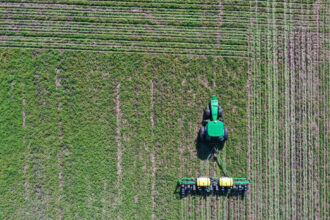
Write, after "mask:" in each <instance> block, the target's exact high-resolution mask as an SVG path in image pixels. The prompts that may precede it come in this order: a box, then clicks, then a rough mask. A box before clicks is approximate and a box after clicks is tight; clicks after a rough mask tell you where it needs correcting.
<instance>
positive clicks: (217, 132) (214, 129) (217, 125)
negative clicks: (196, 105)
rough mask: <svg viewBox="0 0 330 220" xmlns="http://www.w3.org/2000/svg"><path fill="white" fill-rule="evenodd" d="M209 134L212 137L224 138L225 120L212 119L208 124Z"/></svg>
mask: <svg viewBox="0 0 330 220" xmlns="http://www.w3.org/2000/svg"><path fill="white" fill-rule="evenodd" d="M206 129H207V134H208V135H209V136H210V137H219V138H223V122H222V121H210V122H209V123H208V124H207V128H206Z"/></svg>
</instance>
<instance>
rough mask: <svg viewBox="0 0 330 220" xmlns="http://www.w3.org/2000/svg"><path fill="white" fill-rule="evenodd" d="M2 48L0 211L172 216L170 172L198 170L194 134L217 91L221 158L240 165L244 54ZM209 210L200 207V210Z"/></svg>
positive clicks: (241, 168)
mask: <svg viewBox="0 0 330 220" xmlns="http://www.w3.org/2000/svg"><path fill="white" fill-rule="evenodd" d="M19 57H22V59H19V62H18V58H19ZM1 58H2V64H1V79H2V80H1V81H2V84H3V87H2V90H1V94H2V97H3V98H2V100H6V102H2V103H1V106H2V109H3V111H2V116H1V118H2V120H4V121H7V123H10V124H11V126H8V125H7V124H5V123H3V126H2V130H3V131H6V130H8V132H9V133H8V134H7V135H6V133H3V134H4V135H5V136H8V137H9V138H8V139H6V138H5V136H3V139H2V140H4V143H5V145H3V147H2V148H1V151H2V155H3V158H2V160H3V161H4V163H5V165H4V167H6V169H2V172H1V182H2V185H5V186H6V188H2V195H3V196H2V197H1V199H2V202H1V203H2V204H5V205H4V206H3V207H2V208H1V213H2V215H3V217H4V218H7V217H9V216H16V217H22V216H24V215H26V214H27V212H29V213H30V216H31V217H32V216H37V217H40V218H45V217H50V218H53V217H55V216H58V215H59V213H61V212H63V213H64V215H63V217H66V218H73V217H74V216H76V217H78V218H91V217H93V218H94V217H96V218H99V217H100V218H101V217H106V218H107V217H110V218H111V216H112V217H114V213H119V215H120V216H121V217H122V218H125V219H127V218H129V219H130V218H136V217H138V218H139V217H142V216H151V213H152V212H153V211H154V212H155V213H156V216H158V217H160V218H165V214H166V216H167V217H168V218H177V217H179V216H180V214H179V213H180V210H181V205H180V200H178V195H177V194H174V190H175V186H176V181H177V179H178V177H180V176H184V175H189V174H190V175H197V170H198V167H199V162H198V161H199V160H198V158H196V156H197V153H196V149H195V148H196V146H195V139H196V137H197V135H198V127H199V126H200V121H201V114H202V111H203V107H204V106H205V105H206V103H207V100H208V98H209V96H210V95H211V94H213V93H216V94H220V100H221V103H222V106H223V109H224V114H225V116H226V117H225V118H226V124H227V125H228V127H229V128H230V131H231V133H230V136H231V139H230V141H228V144H227V147H226V149H225V151H226V152H227V153H226V159H227V161H231V163H228V164H227V166H228V168H229V167H230V169H231V172H232V173H233V174H235V176H246V175H247V174H246V169H245V167H246V159H244V158H245V157H244V156H243V155H244V151H245V150H244V149H245V148H246V145H244V142H245V141H244V140H245V139H244V138H241V137H240V136H241V135H243V136H244V137H245V138H246V129H245V127H246V112H245V111H240V109H241V108H245V107H246V100H247V98H246V92H244V90H245V89H244V86H245V82H246V76H245V74H244V73H245V72H246V68H247V62H246V61H244V60H239V59H238V60H233V59H215V58H212V57H207V58H193V59H190V58H189V59H188V58H187V57H180V56H176V57H172V56H152V55H130V56H127V55H120V54H119V55H115V54H102V53H86V52H70V51H66V52H60V51H56V50H54V51H50V50H38V51H33V50H22V49H17V50H13V49H2V50H1ZM234 63H236V64H235V65H233V64H234ZM220 67H221V68H220ZM9 72H11V74H10V75H9V74H8V73H9ZM177 73H180V74H179V75H178V74H177ZM220 76H221V77H220ZM56 79H57V81H59V82H57V84H58V85H57V84H56ZM150 80H152V82H153V83H154V109H153V111H154V112H153V115H154V116H153V117H154V121H155V122H154V123H155V125H154V131H153V132H154V138H152V137H151V136H150V132H151V121H150V114H151V109H150V105H151V103H150V96H151V94H150V86H151V85H150ZM213 82H215V85H212V83H213ZM22 83H24V88H22ZM119 83H120V92H119V95H120V112H121V121H120V122H121V123H120V127H121V128H120V140H121V143H122V164H121V166H122V176H121V177H120V178H119V186H118V187H115V186H116V183H117V179H118V176H117V175H116V170H117V166H116V164H117V161H116V157H117V150H118V147H117V143H116V132H115V130H116V126H118V125H117V124H116V114H117V113H116V111H115V99H116V97H115V90H116V87H117V85H118V84H119ZM12 84H13V85H14V86H13V87H11V85H12ZM237 88H240V89H237ZM22 90H23V91H22ZM237 90H241V92H234V91H237ZM174 91H176V92H175V93H173V92H174ZM8 94H11V95H10V96H8ZM22 94H24V95H22ZM5 97H7V98H5ZM23 97H24V99H25V100H26V104H25V105H24V112H25V115H26V119H25V124H26V127H25V128H23V127H22V120H23V118H22V99H23ZM6 109H7V110H6ZM15 109H16V111H15ZM233 109H237V111H233ZM14 119H15V120H14ZM13 126H14V127H13ZM178 128H181V129H178ZM14 131H16V132H14ZM11 133H15V134H16V135H15V136H12V135H10V134H11ZM23 138H24V140H23ZM12 140H14V141H15V142H12ZM15 143H17V144H15ZM13 145H15V148H12V146H13ZM231 146H237V147H238V149H239V150H238V151H237V150H235V149H234V148H232V147H231ZM181 148H182V149H184V151H183V153H182V154H181V153H180V149H181ZM13 149H15V150H14V151H13ZM11 151H13V152H12V153H9V152H11ZM153 152H154V153H155V155H156V162H155V163H156V168H157V171H156V173H155V176H156V179H155V180H156V183H155V185H156V187H155V190H156V195H155V196H156V198H155V201H156V208H155V210H152V209H151V207H152V206H151V203H152V200H151V184H150V183H151V182H152V175H151V173H150V172H151V170H150V167H151V161H150V155H151V153H153ZM59 155H60V156H59ZM13 157H14V158H15V159H14V160H12V159H13ZM59 157H60V158H61V159H59ZM182 161H184V162H185V163H182ZM234 161H237V162H235V163H234ZM188 164H189V166H188ZM25 166H28V167H27V168H26V169H24V167H25ZM179 167H181V170H180V169H178V168H179ZM59 173H62V176H63V181H64V184H63V186H62V187H60V185H61V184H60V181H61V179H60V178H59ZM11 179H12V180H13V181H14V180H15V181H14V182H10V180H11ZM25 183H27V185H28V186H27V191H25V188H24V184H25ZM169 183H173V184H169ZM13 189H15V191H16V192H15V195H16V196H15V197H13ZM119 192H121V194H118V193H119ZM25 197H28V198H27V199H24V198H25ZM7 200H9V201H12V202H5V201H7ZM203 203H204V202H203ZM187 205H188V203H187ZM16 207H21V208H20V209H16ZM145 207H149V208H145ZM104 209H105V210H106V211H105V213H104V211H103V210H104ZM166 210H171V212H170V213H169V212H166ZM192 210H194V209H192ZM185 213H186V214H185V215H188V213H187V211H185ZM115 215H117V214H115ZM209 215H210V209H207V212H206V213H205V216H209Z"/></svg>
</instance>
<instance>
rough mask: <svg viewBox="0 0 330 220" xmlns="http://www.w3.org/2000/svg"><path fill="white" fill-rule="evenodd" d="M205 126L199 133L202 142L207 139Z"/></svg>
mask: <svg viewBox="0 0 330 220" xmlns="http://www.w3.org/2000/svg"><path fill="white" fill-rule="evenodd" d="M205 130H206V129H205V126H202V127H201V130H200V131H199V138H200V140H202V141H204V139H205Z"/></svg>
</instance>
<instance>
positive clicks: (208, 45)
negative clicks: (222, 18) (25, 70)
mask: <svg viewBox="0 0 330 220" xmlns="http://www.w3.org/2000/svg"><path fill="white" fill-rule="evenodd" d="M0 34H3V35H5V36H7V37H10V38H11V39H13V38H15V37H13V38H12V36H21V37H36V38H38V37H44V38H52V39H54V40H55V39H60V38H62V39H71V40H75V39H76V40H79V39H83V40H86V41H87V40H95V42H97V41H107V42H110V43H111V42H112V41H113V42H117V43H120V42H124V41H126V42H127V44H128V43H129V42H131V43H133V42H134V43H135V44H137V45H140V44H143V45H148V44H153V42H155V43H157V45H159V46H160V47H162V46H170V45H172V46H173V47H184V46H185V45H187V46H188V47H189V45H194V44H195V46H198V48H202V49H203V48H204V49H212V48H214V46H215V45H216V44H221V45H222V46H223V47H227V46H228V47H232V48H241V49H244V48H245V47H246V46H245V45H246V41H242V40H235V39H233V40H227V39H220V40H212V39H206V40H204V39H198V40H196V39H186V38H180V37H178V38H172V37H168V38H165V37H163V38H159V37H150V36H142V37H137V36H132V35H129V36H123V35H119V34H118V35H113V36H111V35H110V36H109V35H106V34H97V35H96V34H73V33H58V32H28V31H26V32H25V31H23V30H21V31H8V30H4V31H2V30H1V31H0ZM105 43H106V42H105Z"/></svg>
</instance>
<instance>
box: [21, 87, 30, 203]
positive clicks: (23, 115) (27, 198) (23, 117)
mask: <svg viewBox="0 0 330 220" xmlns="http://www.w3.org/2000/svg"><path fill="white" fill-rule="evenodd" d="M21 85H22V128H23V129H24V128H26V124H25V121H26V114H25V105H26V99H25V90H24V87H25V84H24V82H22V84H21ZM22 141H23V144H24V145H25V143H26V141H25V136H23V138H22ZM29 148H30V147H29V145H27V147H26V150H25V151H24V161H25V165H24V169H23V175H24V177H25V182H24V190H25V191H24V199H25V200H26V201H28V200H29V182H28V178H27V173H26V171H27V169H28V168H29V164H28V162H27V155H26V154H27V152H26V151H29Z"/></svg>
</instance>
